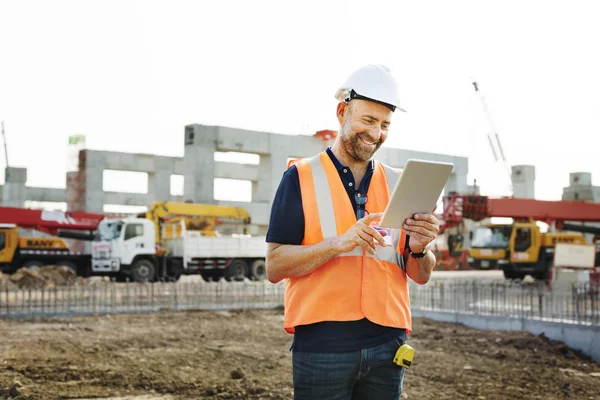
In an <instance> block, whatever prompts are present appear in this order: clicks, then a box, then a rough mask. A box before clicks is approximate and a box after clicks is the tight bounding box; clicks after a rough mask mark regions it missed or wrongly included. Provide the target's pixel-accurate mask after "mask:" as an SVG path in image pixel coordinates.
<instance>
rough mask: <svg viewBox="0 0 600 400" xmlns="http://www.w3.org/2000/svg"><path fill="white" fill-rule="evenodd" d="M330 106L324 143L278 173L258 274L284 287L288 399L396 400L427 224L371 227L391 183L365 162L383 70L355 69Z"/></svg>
mask: <svg viewBox="0 0 600 400" xmlns="http://www.w3.org/2000/svg"><path fill="white" fill-rule="evenodd" d="M336 98H337V99H338V100H339V103H338V105H337V109H336V113H337V118H338V121H339V123H340V129H339V133H338V136H337V137H336V139H335V142H334V144H333V145H332V146H331V147H330V148H328V149H327V150H326V151H324V152H322V153H321V154H319V155H317V156H315V157H313V158H311V159H305V160H300V161H297V162H296V163H295V164H294V165H292V166H290V167H289V168H288V170H287V171H286V172H285V173H284V175H283V178H282V180H281V183H280V186H279V188H278V190H277V194H276V196H275V199H274V201H273V206H272V212H271V218H270V225H269V231H268V233H267V239H266V240H267V242H269V244H268V251H267V275H268V279H269V280H270V281H271V282H273V283H276V282H279V281H281V280H283V279H286V280H287V282H286V294H285V317H284V328H285V330H286V331H287V332H289V333H293V334H294V340H293V344H292V348H291V350H292V365H293V382H294V394H295V398H296V399H319V400H326V399H367V398H368V399H398V398H400V395H401V393H402V382H403V377H404V368H402V367H400V366H398V365H396V364H395V363H393V361H392V360H393V358H394V355H395V353H396V351H397V350H398V348H399V346H401V345H402V344H404V343H405V342H406V334H407V333H409V332H410V330H411V317H410V304H409V297H408V280H407V276H408V277H409V278H411V279H413V280H414V281H415V282H417V283H418V284H425V283H426V282H427V281H428V280H429V278H430V275H431V271H432V269H433V267H434V265H435V257H434V255H433V253H432V252H431V251H430V250H429V244H430V243H431V242H432V241H433V240H434V239H435V237H436V235H437V234H438V231H439V222H438V221H437V220H436V219H435V217H434V216H433V215H427V214H425V215H416V216H415V217H414V218H411V219H408V220H407V221H406V223H405V225H404V229H403V230H388V231H386V230H381V229H377V222H378V221H379V219H380V218H381V216H382V215H383V211H384V210H385V207H386V205H387V203H388V201H389V197H390V191H391V188H393V185H395V183H396V182H397V179H398V177H399V174H398V172H397V171H395V170H393V169H391V168H389V167H387V166H385V165H383V164H381V163H379V162H377V161H375V160H374V159H373V156H374V155H375V153H376V151H377V150H378V149H379V148H380V147H381V145H382V144H383V143H384V142H385V140H386V139H387V136H388V130H389V126H390V122H391V118H392V114H393V112H394V111H395V110H396V109H400V108H399V101H398V86H397V83H396V81H395V79H394V78H393V76H392V75H391V73H390V71H389V69H387V68H386V67H384V66H380V65H367V66H364V67H362V68H359V69H358V70H357V71H355V72H354V73H352V74H351V75H350V77H349V78H348V79H347V81H346V82H345V84H344V85H343V86H342V87H341V88H340V89H339V90H338V91H337V93H336ZM400 110H402V109H400ZM402 111H404V110H402Z"/></svg>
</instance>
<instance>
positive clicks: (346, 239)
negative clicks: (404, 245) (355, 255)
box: [336, 213, 387, 254]
mask: <svg viewBox="0 0 600 400" xmlns="http://www.w3.org/2000/svg"><path fill="white" fill-rule="evenodd" d="M382 216H383V213H376V214H369V215H367V216H366V217H364V218H361V219H359V220H358V221H356V223H355V224H354V225H352V227H351V228H350V229H348V231H346V233H344V234H343V235H340V236H338V240H337V241H336V244H338V247H339V249H340V250H341V252H342V253H345V252H348V251H352V250H354V248H355V247H356V246H361V247H362V248H363V249H365V250H366V251H367V252H369V253H370V254H375V241H378V242H379V244H380V245H381V246H385V241H384V239H383V236H385V235H386V234H387V232H386V231H383V230H382V231H378V230H377V229H375V228H373V227H372V226H371V224H372V223H373V222H375V221H378V220H379V219H381V217H382Z"/></svg>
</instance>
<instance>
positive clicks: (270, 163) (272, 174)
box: [252, 135, 290, 213]
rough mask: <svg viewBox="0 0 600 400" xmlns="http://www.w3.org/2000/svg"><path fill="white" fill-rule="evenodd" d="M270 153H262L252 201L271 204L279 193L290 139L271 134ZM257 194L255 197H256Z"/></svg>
mask: <svg viewBox="0 0 600 400" xmlns="http://www.w3.org/2000/svg"><path fill="white" fill-rule="evenodd" d="M269 150H270V154H261V156H260V164H259V166H258V171H259V173H258V182H257V183H256V190H254V187H253V198H252V201H256V202H261V203H267V204H269V209H268V212H269V213H270V206H271V203H272V202H273V199H274V198H275V194H276V193H277V188H278V187H279V183H280V182H281V177H282V176H283V173H284V172H285V170H286V166H287V159H288V154H289V153H290V140H289V138H287V137H285V136H279V135H277V136H271V138H270V143H269ZM254 196H255V197H254Z"/></svg>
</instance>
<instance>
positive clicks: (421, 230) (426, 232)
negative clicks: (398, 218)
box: [404, 224, 435, 237]
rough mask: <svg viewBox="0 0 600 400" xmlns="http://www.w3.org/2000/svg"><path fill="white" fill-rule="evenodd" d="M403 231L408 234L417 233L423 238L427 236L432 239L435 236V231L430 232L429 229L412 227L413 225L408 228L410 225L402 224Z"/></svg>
mask: <svg viewBox="0 0 600 400" xmlns="http://www.w3.org/2000/svg"><path fill="white" fill-rule="evenodd" d="M404 230H405V231H406V232H409V233H414V232H416V233H419V234H421V235H423V236H427V237H434V236H435V231H432V230H429V229H425V228H423V227H420V226H414V225H412V226H410V225H406V224H404Z"/></svg>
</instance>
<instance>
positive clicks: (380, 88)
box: [335, 64, 406, 112]
mask: <svg viewBox="0 0 600 400" xmlns="http://www.w3.org/2000/svg"><path fill="white" fill-rule="evenodd" d="M335 98H336V99H338V100H339V101H343V102H348V101H350V100H352V99H363V100H370V101H374V102H376V103H381V104H383V105H386V106H388V107H389V108H391V110H392V111H395V110H396V109H398V110H400V111H404V112H406V110H404V109H402V108H400V95H399V89H398V82H397V81H396V79H395V78H394V77H393V76H392V73H391V72H390V69H389V68H388V67H386V66H385V65H374V64H369V65H365V66H363V67H361V68H359V69H357V70H356V71H354V72H353V73H352V74H350V76H349V77H348V79H346V82H344V84H343V85H342V86H341V87H340V88H339V89H338V90H337V92H335Z"/></svg>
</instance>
